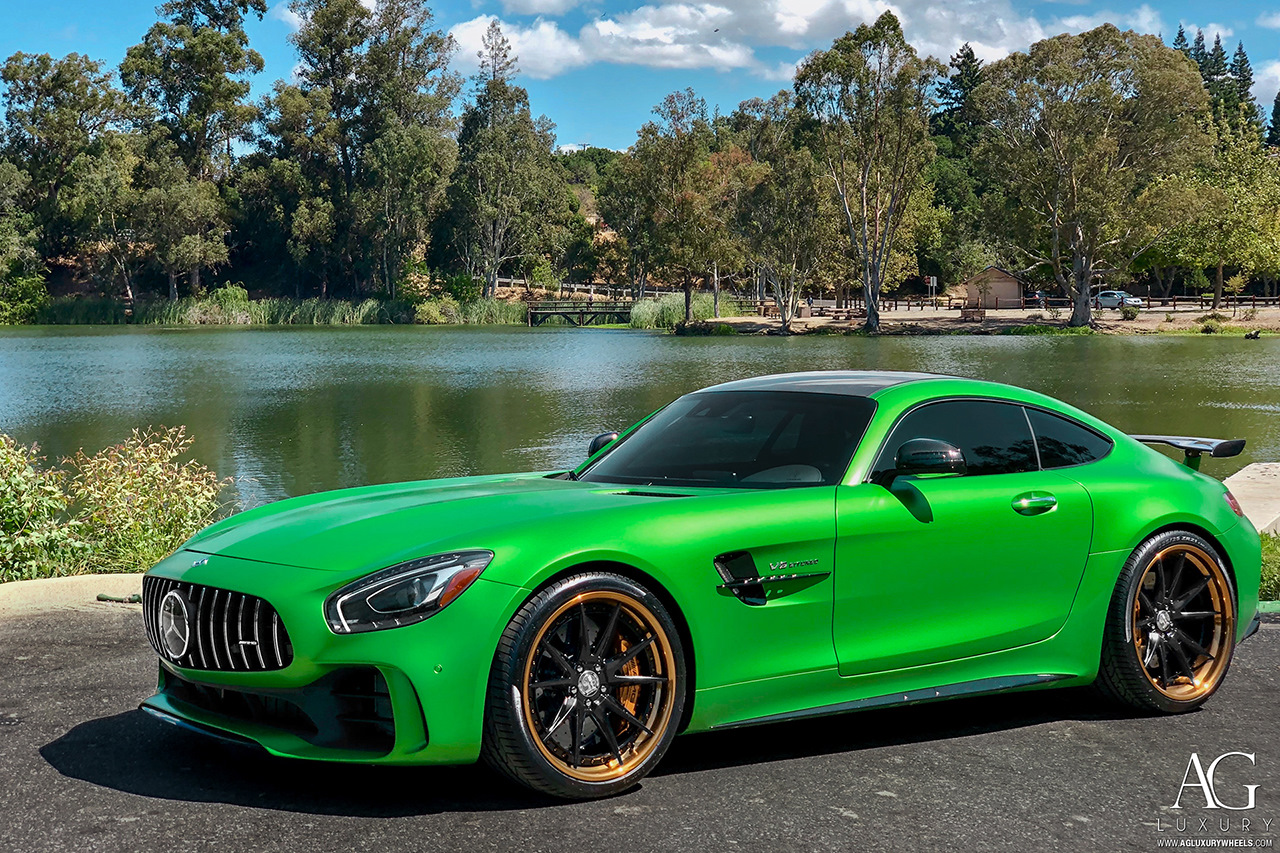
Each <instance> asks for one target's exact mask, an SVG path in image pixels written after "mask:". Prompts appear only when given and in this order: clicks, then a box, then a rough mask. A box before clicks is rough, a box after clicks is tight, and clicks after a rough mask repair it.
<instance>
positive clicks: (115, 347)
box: [0, 327, 1280, 501]
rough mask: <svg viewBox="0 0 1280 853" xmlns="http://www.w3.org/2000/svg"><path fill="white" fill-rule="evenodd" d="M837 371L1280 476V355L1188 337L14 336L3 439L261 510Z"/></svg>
mask: <svg viewBox="0 0 1280 853" xmlns="http://www.w3.org/2000/svg"><path fill="white" fill-rule="evenodd" d="M824 368H878V369H895V370H929V371H935V372H939V373H951V374H957V375H962V376H974V377H981V378H986V379H994V380H998V381H1002V382H1011V383H1014V384H1017V385H1024V386H1026V387H1029V388H1034V389H1036V390H1039V391H1044V392H1045V393H1048V394H1052V395H1054V396H1057V397H1061V398H1062V399H1064V400H1067V401H1069V402H1072V403H1074V404H1076V405H1078V406H1080V407H1082V408H1084V409H1087V410H1088V411H1090V412H1093V413H1094V414H1096V415H1098V416H1099V417H1101V418H1103V419H1104V420H1108V421H1110V422H1112V423H1114V424H1115V425H1116V426H1118V427H1120V428H1122V429H1125V430H1128V431H1130V432H1167V433H1168V432H1171V433H1181V434H1190V435H1210V436H1217V437H1240V436H1243V437H1245V438H1247V439H1248V440H1249V446H1248V448H1247V449H1246V451H1245V453H1244V455H1242V456H1241V457H1238V458H1236V459H1229V460H1220V461H1218V460H1215V461H1213V462H1210V463H1208V464H1206V471H1210V472H1211V473H1213V474H1215V475H1218V476H1225V475H1226V474H1227V473H1230V472H1231V471H1233V470H1235V469H1236V468H1238V467H1240V466H1241V465H1244V464H1247V463H1248V462H1251V461H1264V460H1265V461H1270V460H1276V459H1280V340H1277V339H1264V340H1261V341H1244V340H1237V339H1216V338H1215V339H1201V338H1192V337H1155V336H1148V337H1092V338H1075V337H1072V338H1046V337H1038V338H1032V337H1026V338H1008V337H934V338H878V339H865V338H834V337H810V338H794V339H778V338H761V337H742V338H698V339H681V338H674V337H670V336H663V335H655V334H649V333H643V332H628V331H609V330H573V329H551V328H548V329H523V328H510V329H475V328H421V327H419V328H412V327H410V328H401V327H379V328H351V329H343V328H336V329H333V328H301V329H252V330H225V329H198V328H197V329H144V330H134V329H91V328H81V329H77V328H70V329H68V328H44V329H12V330H4V331H3V332H0V431H3V432H7V433H10V434H12V435H14V436H15V437H16V438H17V439H18V440H19V441H22V442H32V441H38V442H39V443H40V444H41V446H42V447H43V448H44V451H45V452H46V453H47V454H48V455H49V456H51V457H56V456H62V455H65V454H68V453H71V452H73V451H74V450H76V449H77V448H79V447H82V446H83V447H86V448H89V449H97V448H99V447H102V446H104V445H107V444H110V443H114V442H116V441H119V440H120V439H121V438H122V437H123V436H124V435H126V434H127V432H128V430H129V429H130V428H131V427H133V426H145V425H148V424H152V425H157V426H159V425H161V424H164V425H171V424H178V423H185V424H187V425H188V427H189V429H190V431H191V432H192V433H193V434H194V435H195V436H196V439H197V444H196V448H195V452H196V455H197V457H198V458H199V459H200V460H201V461H203V462H205V463H207V464H209V465H212V466H213V467H214V468H216V469H217V470H218V471H219V472H220V473H222V474H225V475H231V476H235V477H237V478H240V479H241V480H242V483H241V486H240V488H241V489H242V495H243V497H244V498H246V499H248V500H251V501H252V500H258V499H274V498H279V497H283V496H286V495H297V494H305V493H308V492H312V491H316V490H319V489H329V488H337V487H340V486H351V485H359V484H363V483H378V482H389V481H395V480H409V479H421V478H428V477H443V476H454V475H461V474H472V473H490V472H500V471H518V470H538V469H549V468H554V467H558V466H563V465H568V464H571V463H574V462H576V461H578V460H579V459H580V458H581V457H582V455H583V452H584V449H585V447H586V444H587V442H588V441H589V440H590V438H591V436H593V435H595V434H596V433H598V432H600V431H602V430H605V429H609V428H619V427H623V426H626V425H627V424H630V423H632V422H634V421H635V420H637V419H639V418H640V417H643V416H644V415H645V414H647V413H648V412H650V411H652V410H653V409H655V408H657V407H658V406H661V405H663V404H664V403H666V402H668V401H669V400H671V399H672V398H673V397H675V396H678V395H679V394H682V393H684V392H687V391H690V390H693V389H695V388H700V387H703V386H705V385H708V384H711V383H714V382H720V381H727V380H730V379H737V378H741V377H743V376H749V375H755V374H761V373H773V372H783V371H792V370H812V369H824Z"/></svg>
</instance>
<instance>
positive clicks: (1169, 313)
mask: <svg viewBox="0 0 1280 853" xmlns="http://www.w3.org/2000/svg"><path fill="white" fill-rule="evenodd" d="M1164 321H1165V322H1166V323H1172V322H1173V312H1172V311H1166V312H1164Z"/></svg>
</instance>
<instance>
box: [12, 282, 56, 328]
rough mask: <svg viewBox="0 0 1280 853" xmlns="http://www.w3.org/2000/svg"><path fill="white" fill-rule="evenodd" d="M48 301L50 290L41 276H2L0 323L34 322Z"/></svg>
mask: <svg viewBox="0 0 1280 853" xmlns="http://www.w3.org/2000/svg"><path fill="white" fill-rule="evenodd" d="M48 301H49V291H48V290H47V289H45V286H44V279H43V278H41V277H40V276H37V275H28V276H19V277H17V278H13V279H8V280H6V279H3V278H0V325H14V324H18V323H34V322H35V321H36V317H37V316H38V315H39V313H40V309H41V308H43V307H44V306H45V305H46V304H47V303H48Z"/></svg>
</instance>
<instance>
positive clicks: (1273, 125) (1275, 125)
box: [1267, 92, 1280, 148]
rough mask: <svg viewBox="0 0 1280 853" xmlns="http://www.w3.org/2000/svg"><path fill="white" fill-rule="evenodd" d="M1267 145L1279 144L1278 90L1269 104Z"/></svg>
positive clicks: (1279, 100)
mask: <svg viewBox="0 0 1280 853" xmlns="http://www.w3.org/2000/svg"><path fill="white" fill-rule="evenodd" d="M1267 145H1269V146H1271V147H1272V148H1275V147H1277V146H1280V92H1276V100H1275V103H1274V104H1272V105H1271V122H1270V123H1269V124H1268V125H1267Z"/></svg>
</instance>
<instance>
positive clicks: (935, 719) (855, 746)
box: [40, 690, 1132, 817]
mask: <svg viewBox="0 0 1280 853" xmlns="http://www.w3.org/2000/svg"><path fill="white" fill-rule="evenodd" d="M1131 716H1132V715H1130V714H1127V713H1125V712H1124V711H1117V710H1113V709H1111V708H1109V707H1107V706H1105V705H1103V704H1102V703H1101V702H1100V701H1099V700H1098V699H1097V698H1096V697H1095V695H1094V694H1092V693H1090V692H1089V691H1087V690H1054V691H1048V692H1032V693H1024V694H1013V695H1004V696H993V697H980V698H972V699H958V700H952V701H948V702H940V703H930V704H925V705H918V706H908V707H899V708H885V709H881V710H874V711H863V712H861V713H856V714H840V715H835V716H831V717H821V718H816V719H810V720H806V721H804V722H793V723H774V724H771V725H769V726H766V727H761V728H748V729H737V730H733V731H725V732H710V733H705V734H698V735H691V736H689V737H681V738H677V739H676V741H675V742H674V744H673V745H672V748H671V750H670V752H668V753H667V756H666V757H665V758H664V760H663V761H662V763H661V764H660V765H659V766H658V767H657V768H656V770H655V773H654V776H659V777H660V776H668V775H673V774H681V773H690V772H696V771H702V770H715V769H722V768H729V767H737V766H743V765H751V764H762V763H768V762H772V761H785V760H789V759H794V758H806V757H814V756H820V755H835V754H841V753H849V752H859V751H863V750H872V749H881V748H885V747H893V746H899V745H906V744H915V743H922V742H931V741H943V742H945V741H947V740H951V739H954V738H960V737H965V736H970V735H974V734H983V733H989V732H999V731H1009V730H1014V729H1019V728H1025V727H1028V726H1035V725H1040V724H1043V723H1050V722H1057V721H1061V720H1106V719H1127V718H1130V717H1131ZM40 754H41V756H43V757H44V759H45V761H47V762H48V763H49V764H50V765H51V766H52V767H53V768H54V769H55V770H57V771H58V772H59V773H61V774H62V775H64V776H68V777H71V778H74V779H80V780H83V781H85V782H89V783H90V784H93V785H99V786H102V787H106V788H112V789H115V790H118V791H122V792H125V793H130V794H137V795H139V796H143V797H152V798H156V799H164V800H179V801H188V802H202V803H204V802H207V803H226V804H230V805H242V806H251V807H254V808H264V809H274V810H278V811H288V812H301V813H309V814H321V815H343V816H356V817H406V816H411V815H427V814H440V813H449V812H477V811H511V810H519V809H534V808H543V807H547V806H554V805H563V803H562V802H561V801H558V800H554V799H552V798H549V797H544V796H541V795H537V794H534V793H531V792H529V791H526V790H524V789H523V788H521V787H519V786H517V785H514V784H512V783H509V782H508V781H506V780H505V779H502V778H501V777H499V776H498V775H497V774H495V773H494V772H492V771H490V770H488V769H487V768H485V767H483V766H480V765H472V766H460V767H377V766H373V765H360V764H336V763H327V762H313V761H301V760H295V759H285V758H277V757H274V756H271V755H268V754H267V753H265V752H263V751H261V750H258V749H256V748H252V747H248V746H238V745H234V744H228V743H225V742H222V741H217V740H214V739H211V738H207V737H203V736H201V735H198V734H194V733H191V732H187V731H185V730H182V729H179V728H176V727H173V726H169V725H165V724H164V723H161V722H159V721H157V720H155V719H154V718H152V717H150V716H149V715H147V714H144V713H143V712H141V711H129V712H127V713H123V714H117V715H115V716H111V717H102V718H100V719H96V720H90V721H88V722H85V723H81V724H80V725H78V726H76V727H75V728H73V729H71V730H70V731H68V732H67V733H66V734H64V735H63V736H62V737H59V738H58V739H56V740H54V741H52V742H50V743H48V744H46V745H45V746H44V747H42V748H41V749H40ZM624 796H625V795H624Z"/></svg>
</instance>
